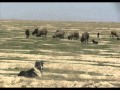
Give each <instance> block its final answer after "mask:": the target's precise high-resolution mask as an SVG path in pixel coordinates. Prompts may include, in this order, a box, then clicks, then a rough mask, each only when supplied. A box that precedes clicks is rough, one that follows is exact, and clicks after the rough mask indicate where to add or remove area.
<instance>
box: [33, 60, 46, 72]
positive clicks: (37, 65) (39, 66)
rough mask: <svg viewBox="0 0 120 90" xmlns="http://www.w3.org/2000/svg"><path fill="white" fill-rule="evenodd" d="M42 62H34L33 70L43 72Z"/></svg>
mask: <svg viewBox="0 0 120 90" xmlns="http://www.w3.org/2000/svg"><path fill="white" fill-rule="evenodd" d="M43 64H44V63H43V61H36V62H35V68H37V69H39V70H40V71H41V70H43Z"/></svg>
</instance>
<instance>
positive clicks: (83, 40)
mask: <svg viewBox="0 0 120 90" xmlns="http://www.w3.org/2000/svg"><path fill="white" fill-rule="evenodd" d="M88 40H89V33H88V32H84V33H83V34H82V37H81V42H82V43H83V42H85V43H88Z"/></svg>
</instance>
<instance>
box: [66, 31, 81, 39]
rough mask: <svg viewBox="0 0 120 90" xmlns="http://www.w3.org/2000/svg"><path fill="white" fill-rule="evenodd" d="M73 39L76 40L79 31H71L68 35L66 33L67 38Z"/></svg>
mask: <svg viewBox="0 0 120 90" xmlns="http://www.w3.org/2000/svg"><path fill="white" fill-rule="evenodd" d="M73 38H74V39H75V40H77V39H78V38H79V33H78V32H71V33H70V34H69V35H68V39H69V40H72V39H73Z"/></svg>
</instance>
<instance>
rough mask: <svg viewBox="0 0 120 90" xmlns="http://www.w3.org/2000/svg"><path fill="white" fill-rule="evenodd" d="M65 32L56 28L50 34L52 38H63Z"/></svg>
mask: <svg viewBox="0 0 120 90" xmlns="http://www.w3.org/2000/svg"><path fill="white" fill-rule="evenodd" d="M64 34H65V32H64V31H62V30H57V31H56V32H55V34H54V35H53V36H52V37H53V38H64Z"/></svg>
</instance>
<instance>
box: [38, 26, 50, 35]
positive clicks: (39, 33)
mask: <svg viewBox="0 0 120 90" xmlns="http://www.w3.org/2000/svg"><path fill="white" fill-rule="evenodd" d="M47 32H48V31H47V29H46V28H43V29H41V30H39V31H38V33H37V37H41V36H45V37H46V36H47Z"/></svg>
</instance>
